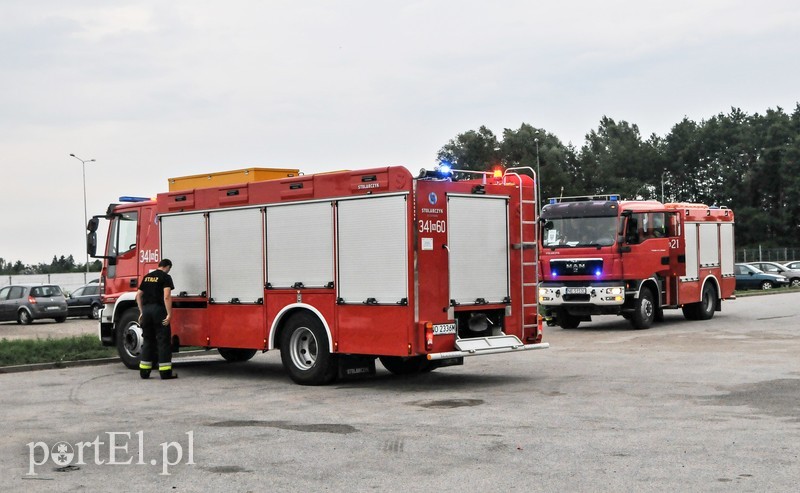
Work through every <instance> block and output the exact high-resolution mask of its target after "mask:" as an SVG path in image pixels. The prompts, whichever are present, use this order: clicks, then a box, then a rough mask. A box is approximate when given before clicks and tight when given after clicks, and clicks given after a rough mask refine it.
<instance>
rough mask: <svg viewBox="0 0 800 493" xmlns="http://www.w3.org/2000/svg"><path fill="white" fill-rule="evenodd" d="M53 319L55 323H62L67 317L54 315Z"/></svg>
mask: <svg viewBox="0 0 800 493" xmlns="http://www.w3.org/2000/svg"><path fill="white" fill-rule="evenodd" d="M53 320H55V321H56V323H57V324H63V323H64V322H66V321H67V317H56V318H54V319H53Z"/></svg>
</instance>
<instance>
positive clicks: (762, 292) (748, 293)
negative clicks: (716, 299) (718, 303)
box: [733, 287, 800, 298]
mask: <svg viewBox="0 0 800 493" xmlns="http://www.w3.org/2000/svg"><path fill="white" fill-rule="evenodd" d="M781 293H800V288H790V287H783V288H772V289H748V290H742V291H735V292H734V293H733V294H735V295H736V297H737V298H746V297H748V296H763V295H767V294H781Z"/></svg>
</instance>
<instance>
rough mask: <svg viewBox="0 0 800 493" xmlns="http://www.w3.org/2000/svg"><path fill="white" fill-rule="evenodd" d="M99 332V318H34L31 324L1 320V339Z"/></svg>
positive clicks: (55, 336) (37, 337)
mask: <svg viewBox="0 0 800 493" xmlns="http://www.w3.org/2000/svg"><path fill="white" fill-rule="evenodd" d="M84 334H94V335H97V334H98V328H97V320H90V319H87V318H83V317H82V318H77V317H74V318H68V319H67V321H66V322H63V323H60V324H59V323H56V321H55V320H53V319H42V320H34V321H33V323H32V324H30V325H21V324H18V323H16V322H0V340H2V339H8V340H9V341H13V340H16V339H47V338H52V339H61V338H64V337H74V336H82V335H84Z"/></svg>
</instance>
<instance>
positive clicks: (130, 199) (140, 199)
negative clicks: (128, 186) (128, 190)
mask: <svg viewBox="0 0 800 493" xmlns="http://www.w3.org/2000/svg"><path fill="white" fill-rule="evenodd" d="M148 200H150V198H149V197H131V196H129V195H124V196H122V197H120V198H119V201H120V202H147V201H148Z"/></svg>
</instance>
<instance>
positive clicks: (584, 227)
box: [539, 195, 736, 329]
mask: <svg viewBox="0 0 800 493" xmlns="http://www.w3.org/2000/svg"><path fill="white" fill-rule="evenodd" d="M540 222H541V237H540V241H541V246H540V248H541V250H540V266H541V277H540V284H539V303H540V308H541V310H542V312H543V315H544V316H545V318H546V319H547V320H548V323H550V324H558V325H560V326H561V327H563V328H575V327H577V326H578V325H579V324H580V322H582V321H589V320H591V316H592V315H601V314H619V315H622V316H623V317H625V318H627V319H628V320H630V323H631V325H632V326H633V327H634V328H637V329H646V328H648V327H650V325H651V324H652V323H653V321H654V320H659V319H661V318H662V317H663V310H664V309H666V308H681V309H682V310H683V313H684V315H685V317H686V318H689V319H697V320H705V319H709V318H711V317H713V315H714V312H715V311H717V310H720V307H721V302H722V300H725V299H728V298H731V297H732V296H733V291H734V288H735V286H736V278H735V276H734V235H733V228H734V216H733V211H731V210H730V209H727V208H717V207H709V206H707V205H702V204H688V203H668V204H662V203H660V202H656V201H642V200H624V201H621V200H619V196H617V195H608V196H594V197H569V198H563V199H550V203H549V204H548V205H546V206H544V207H543V208H542V211H541V217H540Z"/></svg>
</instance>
